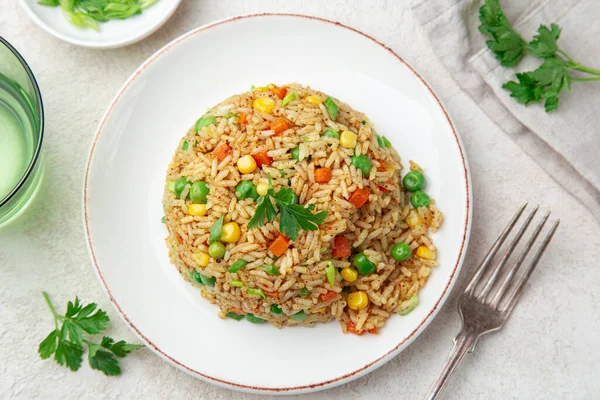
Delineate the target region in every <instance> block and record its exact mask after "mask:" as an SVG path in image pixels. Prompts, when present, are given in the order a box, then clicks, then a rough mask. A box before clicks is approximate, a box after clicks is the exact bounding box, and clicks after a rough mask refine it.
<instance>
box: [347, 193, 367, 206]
mask: <svg viewBox="0 0 600 400" xmlns="http://www.w3.org/2000/svg"><path fill="white" fill-rule="evenodd" d="M369 194H370V192H369V189H360V188H358V189H356V190H355V191H354V192H352V194H351V195H350V198H349V199H348V201H349V202H350V203H352V205H353V206H354V207H356V208H360V207H362V206H364V205H365V203H366V202H367V200H369Z"/></svg>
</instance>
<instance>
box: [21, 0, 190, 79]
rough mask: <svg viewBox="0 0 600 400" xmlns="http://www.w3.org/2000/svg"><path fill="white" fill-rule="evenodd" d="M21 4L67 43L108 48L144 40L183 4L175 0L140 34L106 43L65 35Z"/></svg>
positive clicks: (29, 14) (35, 19)
mask: <svg viewBox="0 0 600 400" xmlns="http://www.w3.org/2000/svg"><path fill="white" fill-rule="evenodd" d="M19 4H21V8H22V9H23V10H24V11H25V13H26V14H27V15H28V16H29V18H31V19H32V20H33V22H35V24H36V25H37V26H39V27H40V28H42V29H43V30H44V31H46V32H48V33H49V34H51V35H52V36H54V37H55V38H57V39H60V40H62V41H63V42H66V43H70V44H73V45H75V46H80V47H87V48H89V49H98V50H108V49H116V48H119V47H125V46H129V45H130V44H133V43H136V42H139V41H140V40H143V39H145V38H147V37H148V36H150V35H152V34H153V33H154V32H156V31H157V30H159V29H160V28H161V27H162V26H163V25H164V24H165V23H166V22H167V21H168V20H169V19H170V18H171V16H173V14H174V13H175V10H177V8H178V7H179V5H180V4H181V0H174V2H173V6H172V7H171V9H169V10H168V11H167V13H165V15H164V16H163V17H162V18H161V19H159V20H158V22H157V23H155V24H153V25H151V26H150V28H148V29H145V30H143V31H142V32H141V33H140V34H137V35H133V36H128V37H126V38H125V39H121V40H112V41H109V42H106V43H104V42H99V43H98V42H91V41H89V40H82V39H76V38H73V37H70V36H68V35H64V34H62V33H60V32H59V31H57V30H56V29H54V28H53V27H52V26H50V25H48V24H47V23H46V22H44V21H43V20H42V19H41V18H40V17H38V15H37V14H36V13H35V11H33V10H32V9H31V7H30V6H29V4H27V2H26V1H25V0H19ZM65 21H66V20H65ZM169 43H170V42H169ZM128 80H129V79H128Z"/></svg>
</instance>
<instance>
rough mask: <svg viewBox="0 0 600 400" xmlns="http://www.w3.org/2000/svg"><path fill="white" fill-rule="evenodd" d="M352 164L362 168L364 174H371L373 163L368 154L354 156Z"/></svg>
mask: <svg viewBox="0 0 600 400" xmlns="http://www.w3.org/2000/svg"><path fill="white" fill-rule="evenodd" d="M352 165H354V166H355V167H356V168H358V169H360V170H361V171H362V173H363V175H364V176H369V174H370V173H371V167H372V166H373V163H372V162H371V160H370V159H369V157H367V155H365V154H361V155H360V156H352Z"/></svg>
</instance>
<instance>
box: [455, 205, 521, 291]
mask: <svg viewBox="0 0 600 400" xmlns="http://www.w3.org/2000/svg"><path fill="white" fill-rule="evenodd" d="M527 204H528V203H525V204H523V206H521V208H520V209H519V211H517V213H516V214H515V216H514V217H513V218H512V219H511V220H510V222H509V223H508V225H506V228H504V230H503V231H502V233H501V234H500V237H498V239H497V240H496V242H495V243H494V245H493V246H492V248H491V249H490V251H488V253H487V255H486V256H485V258H484V259H483V261H482V262H481V265H480V266H479V268H478V269H477V272H475V274H474V275H473V278H471V281H470V282H469V284H468V285H467V287H466V288H465V293H466V294H469V295H470V294H472V293H473V290H474V289H475V287H476V286H477V284H478V283H479V279H481V276H482V275H483V273H484V272H485V270H486V268H487V266H488V265H489V264H490V262H491V261H492V259H493V258H494V256H495V255H496V253H497V252H498V249H499V248H500V246H502V243H504V240H505V239H506V237H507V236H508V234H509V233H510V231H511V230H512V228H513V227H514V226H515V224H516V223H517V221H518V219H519V217H520V216H521V214H523V211H524V210H525V207H527Z"/></svg>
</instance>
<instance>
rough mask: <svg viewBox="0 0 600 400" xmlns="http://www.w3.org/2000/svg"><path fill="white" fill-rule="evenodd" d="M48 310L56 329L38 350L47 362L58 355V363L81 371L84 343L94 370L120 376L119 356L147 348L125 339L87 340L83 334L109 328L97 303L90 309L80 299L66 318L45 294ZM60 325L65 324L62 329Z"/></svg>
mask: <svg viewBox="0 0 600 400" xmlns="http://www.w3.org/2000/svg"><path fill="white" fill-rule="evenodd" d="M42 295H43V296H44V300H45V301H46V304H48V308H50V311H51V312H52V315H53V317H54V330H53V331H52V332H50V334H48V336H46V338H45V339H44V340H42V342H41V343H40V345H39V347H38V353H39V354H40V357H41V358H42V359H43V360H45V359H47V358H50V356H52V355H54V360H55V361H56V362H57V363H58V364H59V365H63V366H66V367H68V368H69V369H70V370H71V371H77V370H78V369H79V368H80V367H81V362H82V360H83V344H86V345H87V346H88V360H89V363H90V367H92V368H93V369H97V370H100V371H102V372H103V373H104V374H105V375H119V374H120V373H121V367H120V366H119V360H118V359H117V358H115V356H117V357H125V356H126V355H127V354H128V353H129V352H130V351H131V350H134V349H138V348H140V347H144V346H142V345H139V344H130V343H127V342H125V341H124V340H120V341H118V342H116V343H115V341H114V340H113V339H112V338H110V337H108V336H103V337H102V339H101V341H100V343H93V342H91V341H90V340H88V339H86V338H84V336H83V334H84V333H87V334H89V335H96V334H98V333H100V332H102V331H103V330H105V329H106V327H107V326H108V322H109V318H108V315H106V313H105V312H104V311H102V310H101V309H99V308H98V309H96V308H97V304H96V303H90V304H88V305H86V306H84V305H83V304H81V303H80V301H79V298H78V297H75V301H74V302H71V301H69V303H68V304H67V312H66V313H65V315H59V314H58V313H57V312H56V310H55V309H54V306H53V305H52V303H51V302H50V299H49V298H48V294H47V293H46V292H42ZM59 323H62V325H61V326H60V327H59Z"/></svg>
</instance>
